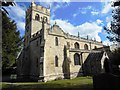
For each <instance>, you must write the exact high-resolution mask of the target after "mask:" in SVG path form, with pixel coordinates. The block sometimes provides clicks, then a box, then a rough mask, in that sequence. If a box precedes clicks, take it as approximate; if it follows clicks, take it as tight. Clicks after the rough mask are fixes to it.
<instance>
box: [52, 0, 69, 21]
mask: <svg viewBox="0 0 120 90" xmlns="http://www.w3.org/2000/svg"><path fill="white" fill-rule="evenodd" d="M62 1H63V0H61V2H58V3H57V4H56V5H55V4H54V2H51V3H50V10H51V19H54V17H55V11H56V10H57V9H59V8H65V7H67V6H69V5H70V2H69V0H65V1H66V2H62Z"/></svg>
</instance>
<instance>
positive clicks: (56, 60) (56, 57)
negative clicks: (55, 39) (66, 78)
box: [55, 56, 58, 67]
mask: <svg viewBox="0 0 120 90" xmlns="http://www.w3.org/2000/svg"><path fill="white" fill-rule="evenodd" d="M55 67H58V56H55Z"/></svg>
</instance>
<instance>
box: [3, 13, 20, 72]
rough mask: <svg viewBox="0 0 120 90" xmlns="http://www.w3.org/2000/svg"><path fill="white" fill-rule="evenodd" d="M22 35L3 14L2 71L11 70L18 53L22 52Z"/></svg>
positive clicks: (13, 23)
mask: <svg viewBox="0 0 120 90" xmlns="http://www.w3.org/2000/svg"><path fill="white" fill-rule="evenodd" d="M20 39H21V38H20V33H19V31H17V26H16V23H15V22H14V21H11V20H10V18H8V16H7V15H6V13H4V12H2V69H3V72H4V70H6V69H8V68H10V67H11V66H12V65H13V64H15V60H16V56H17V52H18V51H19V50H20V48H19V47H18V43H19V42H20Z"/></svg>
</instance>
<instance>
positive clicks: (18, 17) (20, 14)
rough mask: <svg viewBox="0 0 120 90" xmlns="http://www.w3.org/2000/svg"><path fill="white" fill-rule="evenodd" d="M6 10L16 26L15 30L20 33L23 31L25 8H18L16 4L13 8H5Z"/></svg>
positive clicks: (23, 6)
mask: <svg viewBox="0 0 120 90" xmlns="http://www.w3.org/2000/svg"><path fill="white" fill-rule="evenodd" d="M6 10H7V11H8V12H9V17H10V18H11V19H12V20H14V21H15V22H16V24H17V29H18V30H19V31H20V32H23V31H24V30H25V11H26V6H25V5H22V6H19V5H18V4H17V3H16V5H15V6H10V7H6Z"/></svg>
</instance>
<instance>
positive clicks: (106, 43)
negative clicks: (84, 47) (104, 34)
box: [103, 39, 113, 46]
mask: <svg viewBox="0 0 120 90" xmlns="http://www.w3.org/2000/svg"><path fill="white" fill-rule="evenodd" d="M112 44H113V42H110V41H109V40H108V39H107V40H105V41H103V45H107V46H110V45H112Z"/></svg>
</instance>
